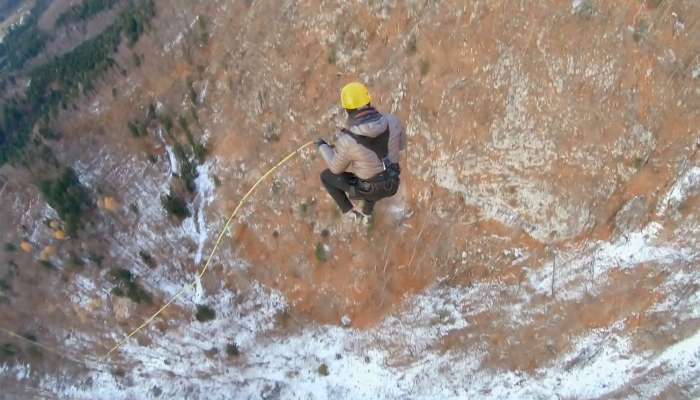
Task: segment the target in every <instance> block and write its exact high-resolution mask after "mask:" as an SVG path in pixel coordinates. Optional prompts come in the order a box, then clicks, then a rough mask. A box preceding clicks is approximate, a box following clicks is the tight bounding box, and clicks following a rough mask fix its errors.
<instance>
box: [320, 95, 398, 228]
mask: <svg viewBox="0 0 700 400" xmlns="http://www.w3.org/2000/svg"><path fill="white" fill-rule="evenodd" d="M340 101H341V104H342V106H343V108H344V109H345V111H346V113H347V116H348V119H347V124H346V127H344V128H341V129H340V130H339V132H337V133H336V136H337V140H336V143H335V145H332V144H329V143H327V142H326V141H325V140H323V139H318V141H317V142H316V145H317V146H318V149H319V151H320V152H321V155H322V156H323V159H324V160H325V161H326V164H328V169H326V170H324V171H323V172H322V173H321V182H322V183H323V186H324V187H325V188H326V190H327V191H328V193H329V194H330V195H331V197H332V198H333V200H335V202H336V204H338V207H340V210H341V211H342V212H343V214H348V213H349V212H352V213H353V214H352V215H353V216H355V217H359V218H362V219H364V220H365V221H366V220H367V218H369V217H371V215H372V211H373V210H374V205H375V203H376V202H377V201H379V200H381V199H383V198H386V197H391V196H393V195H394V194H396V192H397V190H398V188H399V174H400V172H401V170H400V168H399V161H400V159H399V157H400V155H399V152H400V151H401V150H404V149H405V147H406V137H405V133H404V129H403V126H402V125H401V122H400V121H399V120H398V118H397V117H395V116H394V115H391V114H381V113H380V112H378V111H377V110H376V109H375V108H374V107H372V104H371V98H370V95H369V91H368V90H367V87H366V86H365V85H363V84H362V83H359V82H353V83H349V84H347V85H345V86H344V87H343V89H342V90H341V92H340ZM350 199H352V200H360V202H361V203H362V205H361V206H357V205H354V204H353V203H352V202H351V201H350Z"/></svg>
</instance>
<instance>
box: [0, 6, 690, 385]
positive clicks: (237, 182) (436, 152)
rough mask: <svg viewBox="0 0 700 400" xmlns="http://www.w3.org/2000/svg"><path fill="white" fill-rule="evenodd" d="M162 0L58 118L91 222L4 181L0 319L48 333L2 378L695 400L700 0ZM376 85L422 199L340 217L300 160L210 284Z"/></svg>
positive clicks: (0, 370) (318, 164) (27, 182)
mask: <svg viewBox="0 0 700 400" xmlns="http://www.w3.org/2000/svg"><path fill="white" fill-rule="evenodd" d="M57 3H59V2H57ZM156 5H157V12H156V17H155V19H154V20H153V22H152V26H151V28H150V31H149V33H147V34H146V35H145V36H143V37H141V39H140V40H139V41H138V42H137V43H136V44H135V45H134V46H133V48H128V47H126V46H122V47H121V48H120V49H119V52H118V53H117V55H116V56H115V60H116V63H117V64H118V67H116V68H115V69H113V70H112V72H110V73H109V74H108V75H106V76H105V77H103V78H102V79H101V80H100V81H99V83H98V84H97V86H96V88H95V90H94V92H91V93H89V94H87V95H84V96H82V97H81V98H80V99H78V100H76V101H75V106H74V107H68V108H67V109H66V110H63V111H61V112H60V114H59V115H58V116H57V118H56V119H55V120H54V121H53V122H52V124H53V125H52V129H54V130H56V131H58V132H61V133H62V139H60V140H58V141H54V142H52V144H51V146H52V148H53V150H54V154H56V157H57V158H58V159H59V161H60V162H61V163H62V164H64V165H68V166H71V167H72V168H73V169H74V170H75V171H76V174H77V176H78V178H79V180H80V182H81V184H82V185H83V186H85V187H86V188H87V189H88V190H89V191H90V193H91V196H92V198H93V199H94V207H93V208H91V210H90V211H89V213H88V214H87V215H86V216H85V218H84V219H85V223H84V225H85V226H84V227H83V228H82V231H80V232H78V233H76V234H75V235H67V236H68V237H63V236H61V234H59V233H57V232H63V231H64V228H65V227H64V226H63V223H61V222H59V219H60V218H59V215H58V214H57V213H56V211H55V210H54V209H52V208H51V207H50V206H49V205H47V203H46V202H45V200H44V199H43V198H42V197H41V195H40V193H39V191H38V190H37V189H36V186H34V185H33V184H32V182H34V181H35V180H36V179H37V177H36V176H32V172H31V168H30V169H29V172H27V171H28V170H27V169H24V168H21V167H16V168H11V167H10V166H5V167H3V169H2V170H0V172H2V177H3V178H2V180H0V201H2V208H1V209H0V218H1V219H2V221H3V227H2V228H0V238H2V240H4V242H6V243H8V245H6V249H5V251H4V252H2V253H1V254H0V259H2V265H1V266H0V273H1V274H0V277H2V278H3V280H2V283H3V285H2V286H0V289H1V290H2V292H0V293H1V294H2V296H3V297H2V299H3V302H2V304H0V315H2V319H1V320H0V328H4V329H8V330H12V331H13V332H17V333H20V334H24V335H25V336H27V337H30V339H33V340H35V341H36V342H38V344H39V345H41V346H46V348H41V347H37V345H31V344H28V342H26V341H22V340H19V339H17V338H13V337H11V336H2V338H1V339H0V343H3V346H4V347H3V354H2V357H3V358H2V359H1V360H0V361H1V363H0V382H2V387H3V388H7V389H6V390H5V389H3V393H2V395H1V396H5V397H7V398H26V397H48V398H86V399H87V398H90V399H94V398H105V399H106V398H124V399H131V398H222V399H223V398H251V399H253V398H265V399H276V398H279V399H286V398H315V399H323V398H330V397H335V398H339V399H346V398H347V399H354V398H390V399H393V398H446V399H447V398H494V399H496V398H498V399H501V398H513V399H515V398H538V399H539V398H541V399H549V398H553V397H559V398H566V399H583V398H586V399H588V398H591V399H593V398H595V399H606V398H629V399H636V398H688V399H690V398H695V397H697V396H700V384H698V382H700V365H699V364H700V334H699V333H698V329H700V315H699V314H698V312H699V311H698V310H700V297H699V293H700V292H699V291H698V289H699V288H700V272H698V257H699V256H700V254H699V253H698V251H699V249H700V245H699V243H698V242H699V240H700V235H699V234H700V225H699V222H700V219H699V218H700V217H699V214H698V213H699V212H700V159H699V158H698V148H700V128H699V127H700V112H699V111H698V110H700V57H698V50H700V34H698V29H700V27H699V26H698V25H697V23H696V22H697V21H698V20H700V5H698V4H697V3H696V2H695V1H692V0H685V1H683V0H678V1H651V0H647V1H639V2H627V3H624V4H621V3H619V2H614V1H607V0H591V1H589V0H574V1H573V2H562V1H553V0H545V1H538V2H525V1H479V0H476V1H471V2H466V3H465V2H458V1H429V2H417V1H411V2H393V1H382V2H380V1H367V2H343V1H307V2H302V3H300V2H294V1H282V2H261V1H199V2H192V1H185V0H173V1H169V2H167V4H166V3H164V2H157V4H156ZM52 7H59V5H54V6H52ZM112 12H113V11H112ZM102 17H103V18H106V17H104V16H102ZM91 34H92V33H91ZM355 79H358V80H362V81H365V82H367V84H368V85H369V86H370V88H371V90H372V92H373V95H374V103H375V104H376V105H377V107H378V108H379V109H380V110H383V111H387V112H393V113H395V114H396V115H398V116H399V117H400V118H401V119H402V120H403V121H404V122H405V125H406V129H407V133H408V136H409V146H408V150H407V153H406V154H405V157H404V160H403V171H404V173H403V176H402V177H403V186H402V188H401V191H400V193H399V194H398V195H397V196H395V197H394V198H392V199H390V200H386V201H383V202H381V203H379V205H378V208H377V218H376V221H375V223H374V224H372V225H371V226H362V225H355V224H351V223H348V222H347V221H345V220H344V219H343V218H341V217H340V216H339V215H338V213H337V212H336V211H335V210H334V206H333V204H331V201H330V198H329V197H328V196H327V195H326V194H325V193H323V191H322V188H321V187H320V183H319V181H318V174H319V172H320V170H321V168H323V165H322V160H321V159H320V157H318V155H317V154H315V152H314V151H312V150H305V151H303V152H302V153H301V155H300V157H298V158H296V159H294V160H292V161H291V162H289V163H288V164H286V165H285V166H284V167H283V168H282V169H281V170H280V171H279V172H278V173H276V174H275V175H274V177H272V178H271V179H270V181H269V182H267V183H266V184H265V185H263V186H262V187H261V188H260V189H259V190H258V191H257V192H256V193H255V195H254V196H253V198H252V199H251V200H250V202H249V203H248V205H246V206H245V207H244V208H243V209H242V211H241V213H240V215H239V216H238V217H237V219H236V220H235V221H236V222H235V224H234V225H233V226H232V228H231V229H230V230H229V232H228V233H227V234H226V236H225V238H224V242H223V245H222V247H221V248H220V249H219V251H218V252H217V253H216V255H215V257H214V259H213V260H214V261H213V263H212V265H211V268H210V270H209V272H208V273H207V274H206V275H205V276H204V277H203V278H202V279H201V280H200V279H197V278H196V276H197V272H198V271H199V269H201V267H202V264H203V261H204V260H205V259H206V256H207V255H208V254H209V252H210V251H211V249H212V246H213V242H214V240H215V239H216V236H217V234H218V233H219V231H220V230H221V229H222V228H223V226H224V222H225V220H226V218H227V217H228V215H229V214H230V212H231V211H232V210H233V209H234V208H235V206H236V205H237V203H238V201H239V200H240V198H241V197H242V196H243V194H244V193H245V192H246V191H247V190H248V188H249V187H250V185H252V184H253V183H254V182H255V180H256V179H257V178H258V177H260V176H261V175H262V174H264V173H265V172H266V171H267V170H268V169H269V168H270V167H271V166H273V165H274V164H275V163H276V162H277V161H278V160H279V159H281V158H282V157H283V156H284V155H286V154H288V153H289V152H291V151H293V150H294V149H296V148H298V147H299V146H301V145H302V144H303V143H306V142H307V141H309V140H312V139H314V138H316V137H319V136H323V137H326V138H332V132H333V131H334V130H335V127H337V126H339V125H341V124H342V123H343V115H342V114H343V113H342V110H341V109H340V108H339V106H338V105H337V91H338V89H339V87H341V86H342V85H343V84H344V83H346V82H348V81H350V80H355ZM132 126H133V127H132ZM198 146H199V147H198ZM183 148H184V149H185V150H183ZM203 148H205V149H206V151H204V150H202V149H203ZM198 149H199V150H198ZM200 150H201V151H200ZM168 194H173V195H175V197H178V198H181V199H182V200H183V201H184V202H185V203H186V205H187V213H186V214H184V215H183V216H182V218H177V217H174V216H172V215H168V213H167V212H166V211H165V210H164V208H163V201H162V199H163V197H164V196H166V195H168ZM42 265H43V266H42ZM44 267H48V268H44ZM124 271H127V272H128V275H125V272H124ZM182 287H187V290H186V292H185V294H184V295H183V296H182V297H180V298H179V299H178V300H176V301H175V302H174V303H173V304H172V305H171V306H170V307H169V308H168V309H167V310H166V311H165V312H164V313H163V314H162V315H161V316H159V317H158V318H157V319H156V320H154V321H153V323H151V324H150V325H148V327H147V328H145V329H144V330H143V331H142V332H140V333H138V334H137V335H135V336H134V337H133V338H132V339H130V340H128V341H127V342H126V343H125V345H124V346H123V347H121V348H120V349H119V350H118V351H116V352H115V353H114V354H113V355H112V356H110V357H107V358H103V356H104V355H105V353H106V352H107V350H108V349H109V348H111V347H112V346H113V345H114V344H115V343H116V342H117V341H119V340H121V339H122V338H123V337H124V336H125V335H126V334H128V333H129V332H130V331H131V330H133V329H134V328H136V327H138V326H139V325H140V324H141V323H142V322H143V321H144V320H146V319H147V318H148V317H149V316H150V315H152V314H153V312H155V311H156V310H157V309H158V308H159V307H160V306H162V305H163V304H164V303H165V302H167V301H168V300H169V299H170V298H171V297H172V296H173V295H174V294H176V293H177V292H178V291H179V290H180V289H181V288H182ZM120 291H121V292H120ZM210 310H211V311H214V313H215V315H214V318H213V319H210V318H207V315H206V314H207V311H210ZM6 334H7V332H0V335H6ZM49 349H56V350H59V351H60V352H61V353H62V354H63V355H64V357H60V356H58V355H56V354H53V353H51V352H50V351H49ZM66 357H68V358H66ZM75 361H80V362H75Z"/></svg>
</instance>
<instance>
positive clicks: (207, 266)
mask: <svg viewBox="0 0 700 400" xmlns="http://www.w3.org/2000/svg"><path fill="white" fill-rule="evenodd" d="M313 143H314V142H313V141H311V142H308V143H306V144H304V145H302V146H301V147H299V148H298V149H296V150H294V151H293V152H292V153H290V154H289V155H288V156H287V157H285V158H283V159H282V161H280V162H278V163H277V164H276V165H275V166H274V167H272V168H270V170H269V171H267V172H266V173H265V174H264V175H263V176H261V177H260V178H259V179H258V180H257V182H255V184H254V185H253V186H252V187H251V188H250V190H248V192H247V193H246V194H245V195H244V196H243V198H242V199H241V201H240V202H239V203H238V206H236V209H235V210H233V212H232V213H231V216H229V217H228V220H227V221H226V224H225V225H224V227H223V229H221V232H220V233H219V236H218V238H217V239H216V242H215V243H214V248H213V249H212V250H211V253H209V257H207V261H206V263H204V268H202V271H201V272H200V273H199V274H198V275H197V279H198V280H201V279H202V277H203V276H204V274H205V273H206V272H207V269H209V264H210V263H211V260H212V258H213V257H214V253H216V250H217V249H218V248H219V244H221V241H222V240H223V238H224V235H225V234H226V231H227V230H228V228H229V226H230V225H231V222H232V221H233V218H234V217H235V216H236V214H238V211H239V210H240V209H241V207H243V204H244V203H245V201H246V200H247V199H248V197H250V195H251V194H253V192H254V191H255V189H256V188H257V187H258V185H260V183H262V182H263V181H264V180H265V179H266V178H267V177H268V176H270V175H271V174H272V173H273V172H275V171H276V170H277V169H278V168H279V167H281V166H282V165H284V164H285V163H286V162H287V161H289V160H291V159H292V158H293V157H294V156H296V155H297V154H299V152H301V151H302V150H303V149H305V148H306V147H308V146H310V145H311V144H313ZM196 285H197V281H195V282H193V283H192V285H191V286H196ZM186 289H187V286H185V287H183V288H182V289H180V291H178V292H177V293H176V294H175V296H173V298H172V299H170V300H169V301H168V302H167V303H165V304H164V305H163V307H161V308H160V309H159V310H158V311H156V313H155V314H153V315H152V316H151V317H150V318H148V319H147V320H146V321H145V322H144V323H142V324H141V325H140V326H139V327H138V328H136V329H134V330H133V331H132V332H131V333H130V334H129V335H127V336H126V337H125V338H124V339H122V340H120V341H119V342H118V343H117V344H116V345H115V346H114V347H112V348H111V349H110V350H109V351H108V352H107V354H105V358H106V357H109V356H110V355H111V354H112V353H113V352H114V351H115V350H117V349H118V348H119V347H121V346H122V345H123V344H124V343H126V341H127V340H129V339H130V338H131V337H132V336H134V335H135V334H136V333H138V332H139V331H140V330H141V329H143V328H145V327H146V326H148V324H150V323H151V322H152V321H153V320H154V319H155V318H156V317H158V315H160V313H162V312H163V311H164V310H165V309H166V308H168V306H170V305H171V304H172V303H173V302H174V301H175V300H176V299H177V298H178V297H180V296H181V295H182V294H183V293H184V292H185V290H186Z"/></svg>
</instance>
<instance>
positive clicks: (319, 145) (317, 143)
mask: <svg viewBox="0 0 700 400" xmlns="http://www.w3.org/2000/svg"><path fill="white" fill-rule="evenodd" d="M322 144H325V145H328V142H326V141H325V140H323V139H318V140H317V141H316V147H321V145H322Z"/></svg>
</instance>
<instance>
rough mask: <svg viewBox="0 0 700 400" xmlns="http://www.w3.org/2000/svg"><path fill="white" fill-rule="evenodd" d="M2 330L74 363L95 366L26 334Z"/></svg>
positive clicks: (1, 329)
mask: <svg viewBox="0 0 700 400" xmlns="http://www.w3.org/2000/svg"><path fill="white" fill-rule="evenodd" d="M0 332H4V333H5V334H6V335H8V336H10V337H13V338H15V339H19V340H20V341H23V342H26V343H29V344H31V345H32V346H36V347H38V348H40V349H42V350H46V351H47V352H49V353H51V354H54V355H57V356H59V357H61V358H65V359H66V360H68V361H72V362H74V363H76V364H80V365H83V366H85V367H87V368H88V369H93V368H92V367H91V366H90V365H89V364H88V363H87V362H85V361H80V360H78V359H77V358H73V357H71V356H69V355H67V354H65V353H63V352H61V351H58V350H54V349H52V348H51V347H48V346H46V345H43V344H41V343H39V342H35V341H33V340H30V339H27V338H26V337H24V336H22V335H19V334H17V333H15V332H13V331H11V330H9V329H5V328H2V327H0Z"/></svg>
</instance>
